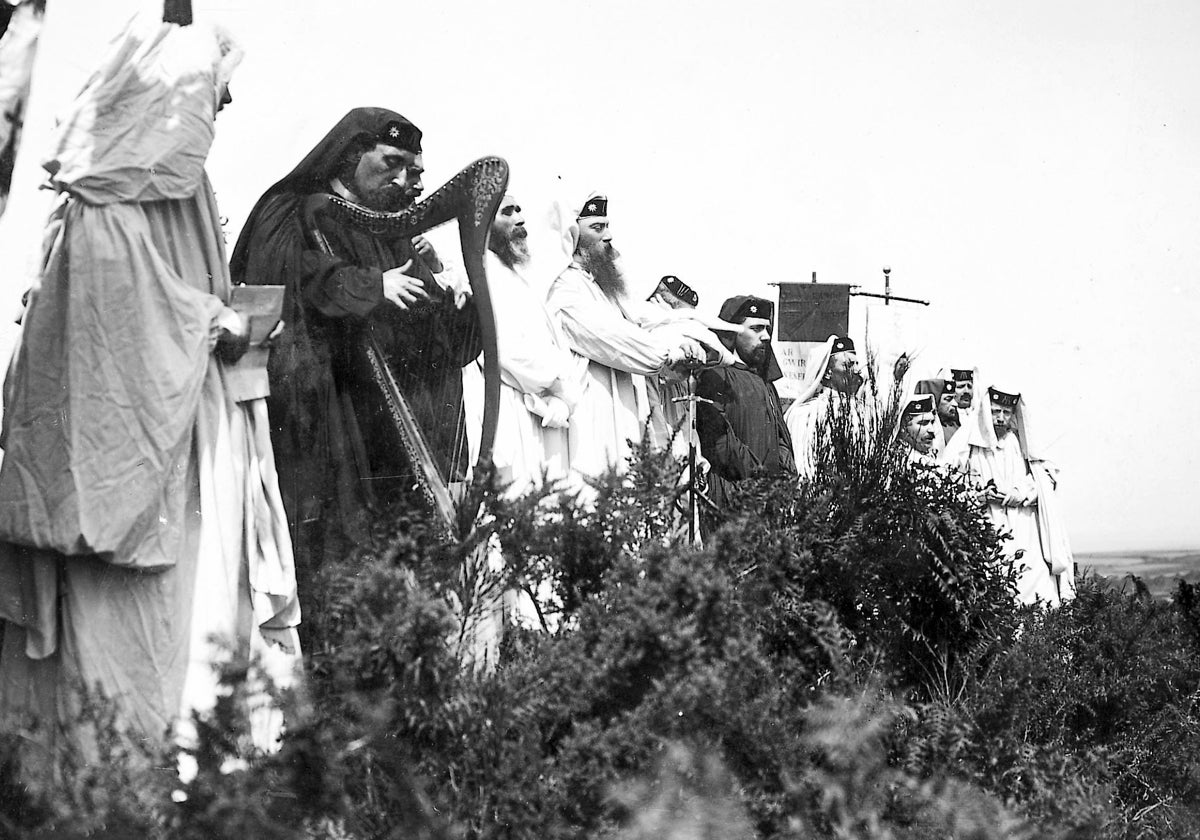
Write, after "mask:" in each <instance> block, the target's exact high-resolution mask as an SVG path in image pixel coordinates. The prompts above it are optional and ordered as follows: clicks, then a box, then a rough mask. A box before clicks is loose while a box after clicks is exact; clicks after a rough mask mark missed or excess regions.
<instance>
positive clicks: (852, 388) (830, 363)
mask: <svg viewBox="0 0 1200 840" xmlns="http://www.w3.org/2000/svg"><path fill="white" fill-rule="evenodd" d="M862 386H863V377H862V374H861V372H860V371H859V365H858V354H857V353H856V352H855V348H854V340H853V339H850V338H842V337H840V336H836V335H831V336H829V338H828V339H826V341H825V343H824V344H823V345H821V346H820V347H818V348H816V350H814V351H813V353H812V355H811V356H810V357H809V360H808V367H807V375H806V376H805V378H804V383H803V384H802V385H801V387H800V394H799V396H798V397H797V398H796V400H795V402H793V403H792V404H791V406H790V407H789V408H788V410H787V412H786V413H785V414H784V416H783V419H784V422H785V423H787V427H788V432H789V433H790V434H791V436H792V452H793V453H794V454H795V456H796V469H797V471H798V472H799V474H800V478H801V479H804V478H811V477H812V474H813V467H814V463H815V460H816V459H815V457H814V456H815V453H814V452H813V447H814V446H815V445H816V435H817V428H818V427H819V426H820V424H821V422H822V421H824V420H825V418H826V417H828V416H830V414H831V413H832V414H837V413H839V412H841V411H842V410H844V409H845V408H850V409H851V410H859V409H861V403H860V402H859V401H858V393H859V391H860V390H861V389H862Z"/></svg>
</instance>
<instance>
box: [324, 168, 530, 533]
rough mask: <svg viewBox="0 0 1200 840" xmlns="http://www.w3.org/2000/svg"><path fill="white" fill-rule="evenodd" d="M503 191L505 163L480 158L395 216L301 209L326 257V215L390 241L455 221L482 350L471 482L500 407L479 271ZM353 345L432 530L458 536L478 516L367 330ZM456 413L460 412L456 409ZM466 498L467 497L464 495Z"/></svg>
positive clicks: (352, 209)
mask: <svg viewBox="0 0 1200 840" xmlns="http://www.w3.org/2000/svg"><path fill="white" fill-rule="evenodd" d="M507 186H508V164H507V163H506V162H505V161H504V160H503V159H502V158H498V157H485V158H480V159H479V160H477V161H475V162H474V163H472V164H470V165H469V166H467V167H466V168H465V169H463V170H462V171H461V172H459V173H458V174H457V175H455V176H454V177H453V178H451V179H450V180H449V181H447V182H446V183H445V184H443V185H442V186H441V187H439V188H438V189H437V190H436V191H434V192H433V193H432V194H431V195H430V196H428V197H427V198H426V199H424V200H423V201H421V202H418V203H417V204H414V205H413V206H412V207H409V208H406V209H404V210H401V211H399V212H395V213H383V212H377V211H373V210H368V209H366V208H364V207H362V206H360V205H357V204H354V203H352V202H349V201H347V200H345V199H343V198H340V197H338V196H335V195H330V194H326V193H317V194H315V195H311V196H309V197H308V198H307V199H306V200H305V202H304V204H303V206H302V209H301V213H302V221H303V225H304V231H305V234H306V236H308V238H309V239H310V241H311V244H312V245H313V246H314V247H315V248H317V249H319V250H321V251H323V252H325V253H327V254H331V255H333V250H332V249H331V247H330V245H329V242H328V241H327V240H326V237H325V236H324V234H322V232H321V228H320V224H319V221H320V219H321V217H322V216H325V215H328V216H329V217H331V218H332V219H334V220H336V221H337V222H338V223H340V224H342V225H349V226H352V227H357V228H359V229H361V230H364V231H366V232H368V233H371V234H374V235H377V236H388V237H393V238H400V237H413V236H417V235H419V234H421V233H424V232H425V231H428V230H430V229H432V228H435V227H438V226H439V225H442V224H445V223H446V222H449V221H452V220H454V221H457V222H458V229H459V239H460V243H461V246H462V256H463V266H464V268H465V270H466V273H467V279H468V280H469V282H470V285H471V294H472V299H473V301H474V305H475V311H476V314H477V317H478V326H479V338H480V339H481V343H482V345H483V362H484V366H483V378H484V400H483V429H482V433H481V436H480V445H479V454H478V458H477V460H476V475H482V474H484V473H486V471H487V470H488V469H490V465H491V457H492V445H493V443H494V441H495V437H496V421H497V416H498V412H499V404H500V364H499V360H498V359H497V357H496V352H497V351H496V320H495V315H494V313H493V309H492V298H491V291H490V289H489V288H488V282H487V273H486V271H485V269H484V253H485V251H486V249H487V241H488V232H489V230H490V228H491V223H492V219H493V218H494V217H495V215H496V209H497V208H498V207H499V206H500V201H501V200H502V199H503V198H504V191H505V189H506V188H507ZM358 342H359V347H358V349H359V351H360V352H361V354H362V355H363V357H364V359H365V361H366V365H367V369H368V372H369V376H370V379H371V382H372V383H373V384H374V386H375V387H377V388H378V389H379V394H380V397H381V398H382V401H383V405H384V406H385V409H386V413H387V419H388V422H389V423H390V425H391V426H392V428H393V429H394V431H395V434H396V438H397V439H398V441H399V442H400V446H401V448H402V449H403V451H404V454H405V456H406V458H407V460H408V463H409V464H410V466H411V468H412V471H413V478H414V480H415V483H416V485H417V488H418V490H419V492H420V495H421V497H422V498H423V499H424V502H425V504H426V506H427V508H428V510H429V512H430V513H431V514H432V516H433V520H434V526H435V530H437V531H439V532H440V533H441V535H442V536H443V537H446V538H451V539H453V538H459V537H462V536H463V535H465V534H466V533H468V532H469V530H470V528H471V525H472V523H473V521H474V518H475V514H476V513H477V512H478V508H477V503H476V504H475V505H471V504H461V505H459V504H456V503H455V501H454V498H453V496H452V494H451V491H450V487H449V481H448V477H447V476H445V475H443V474H442V472H441V471H440V470H439V468H438V464H437V458H436V457H435V453H434V452H433V450H432V448H431V446H430V442H429V435H428V430H427V429H423V428H422V427H421V424H420V423H419V422H418V420H417V416H416V413H415V412H414V410H413V408H412V406H411V405H410V403H409V400H408V398H407V397H406V396H405V394H404V390H403V387H402V384H401V383H400V382H399V381H398V380H397V378H396V376H395V375H394V373H393V371H392V370H391V369H390V367H389V364H388V358H387V354H386V353H385V351H384V348H382V347H381V346H380V344H379V342H378V341H377V339H376V337H375V335H374V334H373V333H372V332H371V330H369V329H364V330H363V331H362V334H361V336H360V337H359V338H358ZM458 410H459V412H461V410H462V409H461V406H460V407H459V408H458ZM469 497H471V496H470V495H469V494H468V495H467V496H464V498H469ZM468 508H471V509H468Z"/></svg>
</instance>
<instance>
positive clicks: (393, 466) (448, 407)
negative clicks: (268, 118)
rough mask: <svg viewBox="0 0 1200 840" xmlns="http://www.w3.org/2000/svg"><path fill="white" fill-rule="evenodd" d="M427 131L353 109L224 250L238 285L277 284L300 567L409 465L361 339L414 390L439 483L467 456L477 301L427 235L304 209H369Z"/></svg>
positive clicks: (282, 429)
mask: <svg viewBox="0 0 1200 840" xmlns="http://www.w3.org/2000/svg"><path fill="white" fill-rule="evenodd" d="M423 172H424V159H423V154H422V147H421V130H420V129H419V128H417V126H416V125H414V124H413V123H412V122H410V121H409V120H407V119H405V118H404V117H403V116H401V115H400V114H398V113H396V112H394V111H389V110H386V109H384V108H355V109H354V110H352V111H350V112H349V113H348V114H346V116H345V117H343V118H342V119H341V120H340V121H339V122H338V123H337V124H336V125H335V126H334V127H333V128H332V129H331V130H330V132H329V133H328V134H327V135H326V136H325V138H324V139H323V140H321V142H320V143H318V144H317V146H316V147H315V148H314V149H313V150H312V151H311V152H309V154H308V155H307V156H306V157H305V158H304V160H302V161H301V162H300V164H299V165H298V166H297V167H296V168H295V169H294V170H292V172H291V173H290V174H289V175H287V176H286V177H284V178H283V180H281V181H279V182H278V183H276V184H275V185H274V186H273V187H271V188H270V189H269V190H268V191H267V192H266V194H265V195H264V196H263V197H262V198H261V199H260V200H259V202H258V204H257V205H255V207H254V209H253V210H252V211H251V213H250V217H249V219H248V220H247V222H246V225H245V227H244V228H243V229H242V233H241V236H240V237H239V238H238V243H237V246H236V248H235V249H234V253H233V258H232V260H231V264H230V269H231V272H232V274H233V279H234V281H235V282H246V283H252V284H277V285H283V286H286V287H287V294H286V299H285V304H284V316H283V317H284V320H285V321H286V323H287V325H288V329H287V330H286V331H285V332H284V334H283V336H282V338H281V341H280V342H278V343H277V344H276V347H275V349H274V351H273V352H272V354H271V360H270V367H269V375H270V385H271V406H270V408H271V421H272V440H273V442H274V445H275V452H276V456H277V457H278V460H279V477H280V484H281V486H282V489H283V493H284V500H285V503H286V509H287V514H288V519H289V523H290V526H291V528H292V533H293V541H294V542H295V545H296V555H297V566H298V567H300V568H301V570H302V571H308V572H311V570H312V569H313V568H314V567H315V566H317V565H319V564H320V562H321V560H322V558H323V557H325V556H335V555H342V556H344V555H345V554H346V553H347V552H348V551H349V550H350V549H352V548H353V547H354V546H355V545H357V544H359V543H361V542H362V541H363V540H364V539H365V538H366V536H367V534H368V530H369V526H370V524H371V522H372V521H373V520H374V519H376V518H377V517H378V515H379V514H380V513H381V512H382V511H384V510H385V509H387V508H388V507H389V506H391V505H393V504H394V503H396V502H398V501H400V500H401V499H404V498H406V497H407V496H408V495H409V494H410V493H411V492H412V487H413V485H414V481H413V468H412V465H410V463H409V461H408V456H407V455H406V453H405V449H404V446H403V442H402V440H401V438H400V436H399V434H398V432H397V425H396V422H395V421H394V420H393V419H392V417H391V415H390V413H389V410H388V407H387V403H386V401H385V399H384V393H383V391H382V389H381V387H380V385H379V384H378V379H377V377H376V374H375V373H374V372H373V370H372V368H371V366H370V364H368V362H367V361H366V359H365V356H364V353H363V350H362V347H363V346H364V343H365V340H366V336H368V335H369V336H371V337H372V338H373V339H374V341H375V343H376V344H377V345H378V346H379V347H380V348H381V350H382V352H383V354H384V356H385V357H386V364H387V365H388V367H389V368H390V371H391V373H392V375H393V376H394V377H395V379H396V381H397V383H398V384H399V387H400V389H401V391H402V392H403V393H404V394H405V396H406V397H407V399H408V402H409V405H410V407H411V409H412V412H413V414H414V416H415V420H416V422H417V424H418V425H419V426H420V428H421V430H422V432H423V433H424V436H425V439H426V441H427V442H428V444H429V448H430V451H431V454H432V456H433V458H434V460H435V462H436V466H437V468H438V470H439V472H440V473H441V475H442V477H443V478H444V479H445V480H446V482H448V483H449V482H454V481H459V480H462V479H463V477H464V475H465V469H466V466H467V447H466V436H465V419H464V415H463V412H462V368H463V366H464V365H465V364H467V363H468V362H469V361H470V360H472V359H474V358H475V357H476V356H478V355H479V352H480V349H481V343H480V340H479V330H478V324H477V316H476V313H475V309H474V306H473V305H471V304H470V303H469V302H466V303H465V305H464V299H465V297H466V295H465V292H464V289H463V286H462V281H461V279H460V278H459V277H458V276H457V275H454V274H451V273H450V272H444V271H443V266H442V264H441V261H440V260H439V259H438V257H437V254H436V253H435V252H434V251H433V249H432V248H431V247H430V246H429V244H428V243H427V242H426V241H425V240H424V239H423V238H421V237H417V238H416V239H413V240H410V239H408V238H405V237H396V236H390V235H387V234H373V233H371V232H369V231H367V230H365V229H363V228H359V227H356V226H352V225H350V224H348V223H343V222H341V221H339V220H337V219H334V218H332V217H331V216H328V215H326V216H322V217H320V219H319V221H318V224H319V228H320V231H319V232H320V234H321V236H322V237H323V238H324V239H325V240H326V242H327V243H328V246H329V250H331V251H332V253H327V252H326V250H325V249H323V248H318V247H317V245H315V244H314V242H313V239H314V237H313V231H309V230H305V224H304V220H303V212H302V211H303V207H304V204H305V200H306V199H307V198H308V197H309V196H310V195H312V194H314V193H332V194H335V195H338V196H341V197H342V198H344V199H346V200H347V201H350V202H352V203H354V204H358V205H360V206H362V207H365V208H368V209H371V210H387V211H394V210H399V209H403V208H404V207H407V206H408V205H410V204H412V203H413V202H414V201H415V200H416V199H417V197H418V196H420V194H421V192H422V191H423V189H424V185H423V184H422V181H421V176H422V174H423Z"/></svg>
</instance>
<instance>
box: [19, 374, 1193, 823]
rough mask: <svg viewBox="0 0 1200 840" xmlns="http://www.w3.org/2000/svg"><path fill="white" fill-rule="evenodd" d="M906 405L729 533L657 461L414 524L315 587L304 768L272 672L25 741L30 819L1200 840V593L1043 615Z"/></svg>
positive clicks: (841, 432) (302, 727) (313, 578)
mask: <svg viewBox="0 0 1200 840" xmlns="http://www.w3.org/2000/svg"><path fill="white" fill-rule="evenodd" d="M889 400H890V402H887V404H885V405H883V406H882V407H881V408H875V409H873V410H872V411H871V412H865V411H862V410H861V409H857V408H855V407H854V406H851V405H846V406H843V409H845V410H843V411H841V412H833V413H832V414H831V415H830V417H828V418H826V426H825V429H824V431H823V432H822V433H821V435H819V436H818V437H819V440H820V441H821V443H820V444H819V445H821V446H823V447H825V450H824V451H825V454H823V455H820V456H819V457H818V463H819V465H820V469H819V470H818V473H817V475H816V476H815V477H814V478H813V480H811V481H808V482H806V483H805V484H804V485H803V486H801V487H795V486H793V485H791V484H789V483H788V482H779V481H775V482H772V481H767V480H764V481H751V482H743V483H742V484H741V485H739V486H738V487H737V488H736V490H735V491H734V492H733V494H732V497H731V501H730V505H729V507H728V508H727V509H726V510H725V511H724V512H723V513H722V515H721V517H720V518H718V519H714V520H712V521H711V522H710V523H709V524H711V525H712V526H713V531H712V536H711V538H710V539H709V540H707V543H706V545H705V546H704V547H703V548H696V547H692V546H689V545H687V544H686V540H684V539H683V538H682V536H683V534H682V531H683V529H682V528H681V527H680V524H679V515H678V512H677V503H678V501H679V495H680V490H679V466H678V465H677V464H675V463H673V462H671V461H670V460H669V459H668V458H666V457H665V456H663V455H661V454H658V453H654V452H651V451H650V450H649V449H647V448H644V447H643V448H642V449H641V450H640V451H639V452H638V453H637V454H636V455H635V457H634V458H633V461H632V463H631V464H630V467H629V470H628V471H627V472H626V473H624V474H622V475H617V474H612V475H609V476H606V477H605V478H603V479H601V480H599V481H597V482H595V483H594V484H593V485H592V486H591V487H589V488H586V489H583V490H579V491H577V492H574V491H573V492H567V491H564V490H563V489H562V488H550V489H547V490H545V491H542V492H536V493H531V494H528V495H526V496H523V497H518V498H513V497H512V496H511V495H510V494H508V493H504V492H501V491H502V488H494V487H491V486H489V485H488V484H487V483H481V484H480V486H478V487H476V488H475V489H474V490H473V492H475V493H478V494H480V496H481V497H482V498H483V500H484V502H485V510H486V511H487V514H486V516H484V517H483V518H481V519H480V521H479V522H478V523H477V527H476V528H475V529H474V530H472V531H471V532H470V533H469V534H468V536H467V538H466V539H464V540H463V541H462V543H461V544H456V545H449V546H447V545H442V544H439V543H437V542H436V541H434V540H433V539H432V538H431V536H430V535H429V534H428V533H427V532H426V530H425V528H424V523H423V522H422V521H421V518H420V517H419V516H417V515H415V514H414V512H413V511H395V512H393V513H392V515H390V516H388V517H385V518H383V519H381V521H380V522H379V523H378V524H377V527H376V530H375V533H374V537H373V539H372V541H371V543H370V544H369V545H367V546H365V547H363V548H361V549H360V550H358V551H356V552H354V553H353V554H349V555H347V556H346V557H345V558H343V559H342V560H340V561H338V562H334V563H331V564H329V565H328V566H326V567H323V568H321V569H317V570H308V575H307V576H306V578H305V587H306V588H305V592H304V596H305V601H306V616H307V619H306V620H307V622H308V626H307V629H306V635H305V641H306V651H307V668H308V673H307V679H306V681H305V684H304V685H303V686H302V688H300V689H298V690H294V691H286V692H280V691H272V692H271V693H272V695H273V696H274V697H276V699H277V701H278V703H279V704H280V705H281V707H282V709H283V711H284V714H285V716H286V719H287V720H288V728H287V731H286V734H285V737H284V738H283V741H282V744H281V745H280V748H279V749H278V750H277V751H274V752H270V753H263V752H259V751H256V750H255V749H254V747H253V745H252V740H251V739H250V738H249V726H250V718H249V717H248V713H247V711H246V710H247V708H248V707H249V706H250V705H251V699H252V697H253V695H254V694H255V693H256V692H258V691H259V687H258V684H257V679H258V678H257V677H256V676H255V671H254V669H253V668H252V667H251V666H250V664H249V663H234V664H232V665H231V666H230V667H229V668H228V669H227V670H226V672H225V673H224V674H223V685H224V686H225V694H224V696H223V697H222V698H221V701H220V702H218V704H217V705H216V707H215V708H214V709H213V710H212V712H211V713H208V714H206V715H203V716H201V717H200V718H199V719H198V720H197V727H196V731H197V738H196V742H195V743H194V744H192V745H190V746H189V747H188V748H187V749H180V748H172V749H170V750H166V751H163V752H161V753H154V752H146V751H141V752H138V750H136V749H133V748H131V747H129V746H128V745H124V746H123V745H122V742H121V740H120V738H119V735H118V730H117V728H116V727H114V726H113V725H112V723H113V720H114V718H112V717H111V715H110V716H108V717H106V715H109V712H106V711H105V709H106V706H105V705H104V704H103V702H100V701H98V700H97V701H96V702H95V704H94V706H93V707H89V708H91V711H88V712H87V714H89V715H91V718H90V719H84V720H83V722H84V723H85V724H87V725H88V726H89V727H90V728H91V729H90V731H95V732H97V733H99V736H100V741H101V742H103V743H106V744H108V746H105V747H104V749H105V750H106V752H104V753H103V754H102V755H101V757H102V758H103V760H104V764H103V766H98V765H96V763H95V761H94V758H95V757H96V754H95V753H93V754H92V755H91V756H89V760H87V761H84V760H81V759H78V758H76V759H72V760H70V761H64V762H61V763H60V765H59V766H58V767H57V769H56V770H55V771H54V772H53V773H50V774H49V775H45V774H38V773H36V772H34V771H35V770H36V769H37V768H36V766H35V765H33V764H31V763H29V761H28V760H27V759H28V756H27V754H26V751H25V750H24V749H22V748H21V744H22V743H24V741H23V740H21V739H19V738H15V737H8V736H5V739H0V830H2V831H3V832H4V833H5V836H13V837H17V838H34V837H47V836H71V835H70V834H69V833H66V834H65V833H63V832H74V836H81V837H82V836H90V837H104V836H109V837H117V836H138V837H151V838H164V840H165V838H172V839H174V838H193V837H196V838H199V837H205V838H209V837H212V838H225V837H229V838H233V837H238V838H245V837H256V838H258V837H264V838H271V837H304V838H337V840H341V839H342V838H356V839H358V840H373V839H374V838H400V837H405V838H450V837H454V838H526V837H529V838H533V837H537V838H584V837H587V838H592V837H599V838H604V837H616V838H628V839H629V840H634V838H644V837H668V838H692V837H729V838H742V837H747V838H748V837H764V838H781V840H791V839H792V838H812V837H830V838H846V839H847V840H848V839H849V838H855V839H856V840H890V839H891V838H895V840H909V838H912V840H916V838H922V840H923V838H941V837H946V838H950V837H953V838H978V839H979V840H993V839H994V840H999V838H1025V837H1034V836H1037V837H1049V838H1062V839H1063V840H1065V838H1084V837H1087V838H1147V839H1149V838H1166V837H1192V836H1200V814H1198V809H1197V804H1196V803H1197V802H1200V767H1198V766H1197V759H1196V758H1195V757H1196V756H1198V755H1200V657H1197V653H1200V619H1198V618H1197V616H1198V615H1200V608H1198V607H1197V597H1196V593H1195V591H1194V590H1193V589H1192V588H1191V587H1190V586H1188V585H1187V584H1183V585H1181V587H1180V589H1179V591H1178V593H1177V597H1176V599H1175V600H1174V601H1173V602H1163V601H1153V600H1151V599H1149V598H1147V597H1145V596H1144V594H1143V593H1141V592H1139V591H1137V590H1135V591H1133V592H1130V593H1125V592H1120V591H1112V590H1109V589H1104V588H1101V587H1099V586H1096V585H1094V584H1093V583H1092V582H1090V581H1087V580H1083V581H1081V582H1080V585H1079V598H1078V599H1077V600H1076V601H1075V602H1074V603H1072V604H1070V605H1069V606H1067V607H1065V608H1063V609H1062V610H1059V611H1057V612H1055V613H1045V614H1043V613H1037V612H1033V611H1030V610H1018V609H1017V608H1015V607H1014V606H1013V600H1012V591H1013V588H1012V572H1011V570H1010V569H1008V568H1006V567H1005V564H1004V563H1003V562H1002V561H1001V557H1002V553H1001V540H1000V536H999V535H998V534H996V532H995V531H994V530H993V529H992V527H991V525H990V524H989V522H988V520H987V517H986V516H985V515H984V510H983V508H982V506H981V505H980V503H979V501H978V500H977V499H976V498H975V496H974V495H973V494H972V493H971V492H970V490H969V489H968V488H967V487H965V486H964V485H963V484H962V483H961V481H960V480H957V479H955V478H952V477H949V476H945V475H942V474H940V473H938V472H936V471H931V470H927V469H920V468H917V467H914V466H911V465H909V464H907V463H906V461H905V459H904V458H903V457H902V456H901V455H900V454H899V453H897V452H896V451H895V449H894V447H893V446H892V444H891V430H892V429H893V428H894V425H895V416H894V411H895V410H896V402H895V394H894V393H893V394H892V395H891V396H890V397H889ZM856 412H858V413H857V414H856ZM584 497H586V498H587V499H588V500H589V504H586V505H585V504H582V502H581V499H582V498H584ZM497 545H498V546H500V548H501V549H502V552H503V556H504V560H505V563H504V568H503V570H502V571H500V570H498V568H497V567H496V564H494V563H492V562H491V558H494V557H495V551H496V546H497ZM464 570H466V571H464ZM515 589H522V590H524V591H525V592H527V593H530V594H533V595H536V596H537V598H538V601H539V606H540V607H541V608H542V610H543V613H542V615H543V618H544V626H545V627H546V628H549V629H543V630H536V631H535V630H529V629H524V628H519V627H509V628H508V631H507V633H506V635H505V638H504V641H503V645H502V647H501V649H500V657H499V661H498V662H497V661H495V660H490V662H489V665H490V667H479V664H480V663H479V660H478V659H473V658H472V656H471V654H470V649H471V647H472V641H473V636H474V634H475V633H476V629H475V628H476V627H477V626H478V625H477V624H475V623H473V622H474V621H475V619H477V618H479V617H480V614H486V613H488V612H490V611H491V610H493V609H494V606H495V605H496V604H497V603H499V602H500V601H501V598H500V595H501V594H502V593H503V592H504V591H505V590H510V591H511V590H515ZM88 720H90V721H91V722H90V723H89V722H88ZM181 757H182V758H183V759H184V760H185V761H188V762H191V763H192V764H193V765H194V767H195V768H196V769H195V773H194V775H193V776H192V777H191V778H190V780H189V781H187V782H186V783H183V782H180V781H179V780H178V779H177V778H176V776H175V773H174V771H173V768H174V767H175V766H176V763H177V761H178V760H179V759H180V758H181ZM161 768H169V769H168V770H165V771H164V770H163V769H161ZM106 832H107V833H106Z"/></svg>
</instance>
